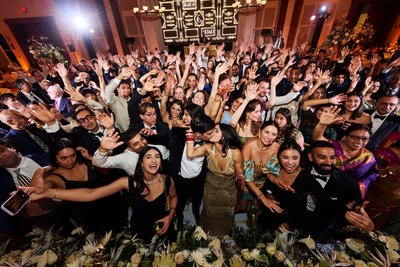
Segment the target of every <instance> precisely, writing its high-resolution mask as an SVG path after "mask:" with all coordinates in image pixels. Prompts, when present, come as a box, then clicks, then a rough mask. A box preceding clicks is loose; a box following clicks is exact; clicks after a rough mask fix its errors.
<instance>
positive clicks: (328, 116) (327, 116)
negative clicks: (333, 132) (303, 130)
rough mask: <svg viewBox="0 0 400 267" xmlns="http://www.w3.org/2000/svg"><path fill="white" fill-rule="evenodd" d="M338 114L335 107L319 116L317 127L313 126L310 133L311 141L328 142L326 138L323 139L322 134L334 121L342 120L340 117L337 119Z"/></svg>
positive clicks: (337, 108)
mask: <svg viewBox="0 0 400 267" xmlns="http://www.w3.org/2000/svg"><path fill="white" fill-rule="evenodd" d="M339 112H340V108H339V107H337V106H333V107H331V108H330V109H329V110H328V111H327V112H324V113H322V114H321V118H320V119H319V122H318V124H317V126H315V128H314V130H313V132H312V140H313V141H318V140H324V141H329V140H328V139H327V138H325V137H324V132H325V130H326V127H327V126H328V125H331V124H332V123H334V122H336V121H342V120H343V118H342V117H338V114H339Z"/></svg>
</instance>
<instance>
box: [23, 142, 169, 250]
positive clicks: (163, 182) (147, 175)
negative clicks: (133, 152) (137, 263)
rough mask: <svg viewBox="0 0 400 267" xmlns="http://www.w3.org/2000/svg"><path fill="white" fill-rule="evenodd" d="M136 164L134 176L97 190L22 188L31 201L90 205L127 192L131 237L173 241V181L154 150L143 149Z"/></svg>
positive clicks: (151, 148) (146, 240)
mask: <svg viewBox="0 0 400 267" xmlns="http://www.w3.org/2000/svg"><path fill="white" fill-rule="evenodd" d="M138 163H139V164H138V168H137V169H136V172H135V175H131V176H129V177H122V178H120V179H118V180H116V181H114V182H112V183H110V184H108V185H105V186H101V187H97V188H77V189H61V188H58V189H49V188H39V187H36V188H29V187H24V188H22V189H23V190H24V191H25V192H26V193H28V194H30V197H31V200H32V201H36V200H39V199H42V198H53V199H61V200H65V201H76V202H91V201H94V200H97V199H101V198H104V197H107V196H110V195H112V194H115V193H117V192H119V191H121V190H126V191H128V197H129V200H130V201H129V203H130V205H131V207H132V209H133V215H132V217H131V222H130V226H131V231H132V234H134V235H135V234H137V236H138V237H139V238H141V239H143V240H144V241H145V242H147V243H149V242H150V241H151V239H152V237H153V236H154V235H158V236H160V237H164V236H168V237H170V238H173V234H174V233H173V230H174V229H173V224H172V223H173V221H174V218H175V211H176V204H177V196H176V192H175V186H174V181H173V180H172V179H171V178H170V177H169V176H166V175H164V174H162V173H161V172H160V168H161V153H160V151H159V150H158V149H157V148H154V147H149V146H148V147H145V148H144V149H143V150H142V151H141V152H140V155H139V162H138ZM80 205H82V204H80ZM107 215H109V214H107ZM113 219H114V220H115V218H113Z"/></svg>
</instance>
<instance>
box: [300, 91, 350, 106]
mask: <svg viewBox="0 0 400 267" xmlns="http://www.w3.org/2000/svg"><path fill="white" fill-rule="evenodd" d="M346 99H347V96H346V95H345V94H339V95H336V96H333V97H331V98H323V99H309V100H306V101H304V102H303V105H302V106H301V109H302V110H309V109H310V107H313V106H318V105H324V104H333V105H340V104H341V103H342V102H343V101H345V100H346Z"/></svg>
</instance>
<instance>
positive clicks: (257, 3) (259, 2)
mask: <svg viewBox="0 0 400 267" xmlns="http://www.w3.org/2000/svg"><path fill="white" fill-rule="evenodd" d="M245 2H246V3H245V4H242V3H241V1H240V0H236V2H235V3H233V5H232V7H233V8H236V9H243V8H254V7H255V8H258V7H262V6H265V4H266V3H267V0H256V1H255V3H253V2H254V1H253V0H246V1H245Z"/></svg>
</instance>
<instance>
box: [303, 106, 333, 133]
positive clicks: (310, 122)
mask: <svg viewBox="0 0 400 267" xmlns="http://www.w3.org/2000/svg"><path fill="white" fill-rule="evenodd" d="M330 106H331V104H322V105H318V106H315V110H314V112H313V113H312V115H311V116H309V117H305V118H304V119H302V122H301V124H302V126H304V127H306V128H309V129H314V128H315V126H317V124H318V122H319V119H318V118H317V112H318V110H320V109H321V108H325V107H330Z"/></svg>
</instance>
